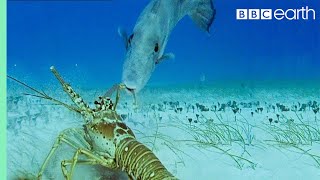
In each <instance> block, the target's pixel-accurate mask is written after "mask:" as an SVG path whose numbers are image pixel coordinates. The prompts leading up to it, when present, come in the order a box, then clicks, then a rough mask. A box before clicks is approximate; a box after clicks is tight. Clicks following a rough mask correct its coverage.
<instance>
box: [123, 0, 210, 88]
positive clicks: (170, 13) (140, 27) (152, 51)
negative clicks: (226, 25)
mask: <svg viewBox="0 0 320 180" xmlns="http://www.w3.org/2000/svg"><path fill="white" fill-rule="evenodd" d="M185 16H190V17H191V19H192V20H193V22H195V24H196V25H197V26H199V27H200V29H202V30H204V31H205V32H207V33H210V32H209V29H210V26H211V24H212V23H213V21H214V19H215V16H216V9H215V8H214V6H213V2H212V0H152V1H151V2H150V3H149V4H148V5H147V6H146V7H145V9H144V10H143V11H142V12H141V14H140V16H139V17H138V19H137V22H136V24H135V26H134V28H133V31H132V34H131V35H128V34H127V32H126V31H125V30H124V29H122V28H118V33H119V35H120V36H121V37H122V39H123V41H124V44H125V48H126V55H125V61H124V64H123V69H122V80H121V81H122V83H123V84H124V85H125V87H126V89H127V91H128V92H131V93H137V92H139V91H140V90H141V89H143V88H144V87H145V85H146V84H147V82H148V81H149V79H150V77H151V75H152V73H153V71H154V69H155V67H156V66H157V65H158V64H160V63H161V62H163V61H164V60H166V59H173V58H174V54H173V53H164V51H165V47H166V45H167V42H168V40H169V36H170V34H171V32H172V30H173V29H174V27H175V26H176V25H177V24H178V22H179V21H180V20H181V19H182V18H183V17H185Z"/></svg>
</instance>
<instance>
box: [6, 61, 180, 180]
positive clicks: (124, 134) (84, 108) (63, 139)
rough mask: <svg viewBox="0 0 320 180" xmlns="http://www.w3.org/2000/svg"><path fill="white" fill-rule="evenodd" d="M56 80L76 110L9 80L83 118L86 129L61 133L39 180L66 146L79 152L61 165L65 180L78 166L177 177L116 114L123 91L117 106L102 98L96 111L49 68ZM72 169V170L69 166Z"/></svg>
mask: <svg viewBox="0 0 320 180" xmlns="http://www.w3.org/2000/svg"><path fill="white" fill-rule="evenodd" d="M50 70H51V71H52V73H53V74H54V75H55V77H56V78H57V79H58V80H59V82H60V84H61V85H62V87H63V90H64V91H65V92H66V93H67V94H68V95H69V97H70V98H71V100H72V101H73V103H74V104H75V105H76V106H72V105H68V104H65V103H63V102H61V101H59V100H56V99H54V98H52V97H50V96H48V95H46V94H45V93H44V92H40V91H38V90H36V89H35V88H33V87H31V86H28V85H27V84H25V83H23V82H21V81H19V80H17V79H15V78H13V77H10V76H8V78H10V79H13V80H15V81H16V82H18V83H20V84H22V85H24V86H26V87H28V88H29V89H31V90H33V91H34V92H35V93H37V94H36V95H34V96H37V97H40V98H44V99H47V100H50V101H52V102H54V103H57V104H60V105H63V106H65V107H66V108H68V109H70V110H72V111H74V112H77V113H79V114H81V115H82V117H83V118H84V121H85V124H84V126H83V127H84V128H83V129H80V128H69V129H66V130H64V131H62V132H61V133H60V134H59V136H58V138H57V139H56V141H55V143H54V145H53V146H52V149H51V151H50V152H49V154H48V155H47V157H46V159H45V161H44V163H43V164H42V166H41V168H40V171H39V173H38V176H37V178H38V179H41V178H42V176H43V173H44V171H45V169H46V167H47V165H48V162H49V160H50V159H51V157H52V156H53V155H54V153H55V152H56V150H57V148H58V147H59V145H60V144H62V143H66V144H67V145H69V146H71V147H72V148H74V149H75V150H76V151H75V153H74V156H73V158H72V159H71V160H64V161H62V162H61V169H62V173H63V176H64V177H65V179H68V180H69V179H72V175H73V172H74V168H75V166H76V164H91V165H94V164H100V165H102V166H105V167H108V168H111V169H121V170H122V171H125V172H126V173H127V174H128V176H129V177H130V178H131V179H141V180H144V179H148V180H160V179H161V180H162V179H166V180H173V179H177V178H176V177H174V176H173V175H172V174H171V173H170V172H169V171H168V170H167V169H166V168H165V167H164V165H163V164H162V163H161V162H160V160H159V159H158V158H157V157H156V155H155V154H154V153H153V152H152V151H151V150H150V149H149V148H147V147H146V146H145V145H143V144H142V143H140V142H138V141H137V140H136V138H135V135H134V133H133V132H132V130H131V129H130V128H129V127H128V126H127V125H126V124H125V123H124V122H123V121H122V119H121V117H120V116H119V115H118V114H117V112H116V106H117V103H118V100H119V97H120V94H119V91H120V90H121V89H123V88H125V87H124V85H122V84H120V85H118V86H117V88H116V90H117V95H116V101H115V104H113V102H112V100H111V99H110V98H109V97H106V96H103V97H99V100H98V101H95V102H94V104H95V106H96V107H95V108H93V109H92V108H90V107H89V105H88V104H87V103H86V102H84V100H83V99H82V97H81V96H80V95H79V94H77V93H76V92H75V91H74V90H73V89H72V87H71V86H70V85H69V84H67V83H66V82H65V81H64V80H63V79H62V77H61V76H60V75H59V73H58V72H57V70H56V69H55V68H54V67H53V66H52V67H51V68H50ZM69 134H72V135H73V136H74V137H80V138H78V140H79V141H81V142H82V144H84V145H85V147H81V146H80V145H79V144H78V143H77V142H75V141H74V140H73V139H72V138H71V137H70V136H69ZM81 154H82V155H85V156H86V158H87V159H85V160H83V159H81V160H80V159H79V156H80V155H81ZM68 165H69V166H70V167H69V170H68V168H67V166H68Z"/></svg>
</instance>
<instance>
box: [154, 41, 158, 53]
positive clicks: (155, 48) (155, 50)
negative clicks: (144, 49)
mask: <svg viewBox="0 0 320 180" xmlns="http://www.w3.org/2000/svg"><path fill="white" fill-rule="evenodd" d="M158 51H159V44H158V43H156V46H155V47H154V52H158Z"/></svg>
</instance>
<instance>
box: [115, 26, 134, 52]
mask: <svg viewBox="0 0 320 180" xmlns="http://www.w3.org/2000/svg"><path fill="white" fill-rule="evenodd" d="M118 34H119V36H120V37H121V38H122V40H123V43H124V45H125V47H126V49H128V47H129V45H130V44H131V40H132V38H133V34H131V35H130V36H128V34H127V32H126V31H125V30H124V29H122V28H120V27H119V28H118Z"/></svg>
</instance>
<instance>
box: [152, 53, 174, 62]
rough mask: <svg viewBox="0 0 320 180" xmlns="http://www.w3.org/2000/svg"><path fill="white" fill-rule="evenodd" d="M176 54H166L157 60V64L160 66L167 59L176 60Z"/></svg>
mask: <svg viewBox="0 0 320 180" xmlns="http://www.w3.org/2000/svg"><path fill="white" fill-rule="evenodd" d="M174 57H175V56H174V54H173V53H167V54H164V55H162V56H161V57H160V58H159V59H157V61H156V64H159V63H161V62H162V61H163V60H166V59H174Z"/></svg>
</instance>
